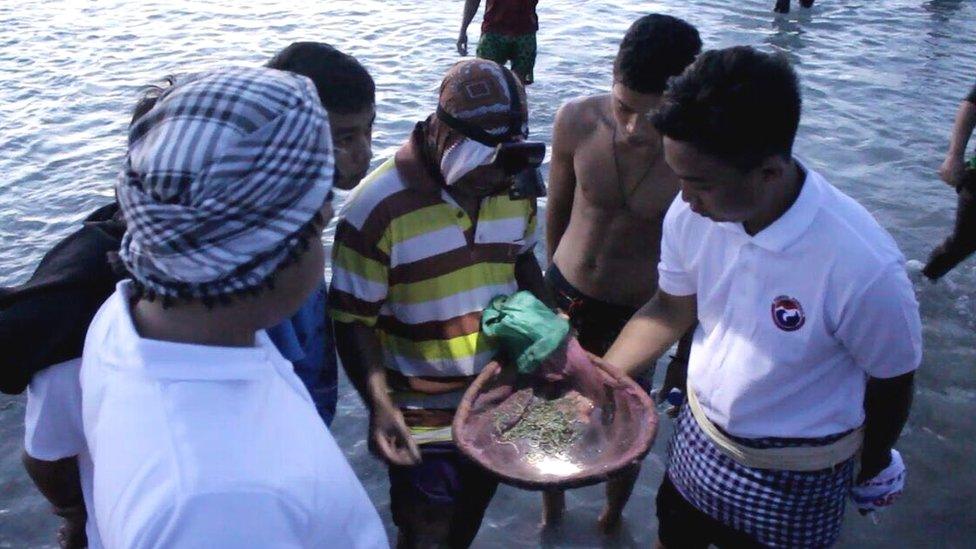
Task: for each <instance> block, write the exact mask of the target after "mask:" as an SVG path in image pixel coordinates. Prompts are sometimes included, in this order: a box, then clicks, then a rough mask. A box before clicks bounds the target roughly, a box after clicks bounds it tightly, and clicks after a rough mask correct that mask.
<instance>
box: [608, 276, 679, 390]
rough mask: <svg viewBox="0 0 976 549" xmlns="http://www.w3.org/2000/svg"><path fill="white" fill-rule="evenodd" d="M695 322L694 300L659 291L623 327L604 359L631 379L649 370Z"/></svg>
mask: <svg viewBox="0 0 976 549" xmlns="http://www.w3.org/2000/svg"><path fill="white" fill-rule="evenodd" d="M697 318H698V305H697V301H696V296H694V295H689V296H674V295H670V294H667V293H665V292H663V291H661V290H658V291H657V293H656V294H654V297H652V298H651V300H650V301H648V302H647V304H646V305H644V306H643V307H641V309H640V310H639V311H637V314H635V315H634V317H633V318H631V319H630V322H628V323H627V325H626V326H624V329H623V331H621V332H620V336H619V337H617V340H616V341H614V342H613V346H612V347H610V350H609V351H607V354H606V356H604V357H603V358H604V359H605V360H606V361H607V362H609V363H610V364H613V365H614V366H615V367H616V368H617V369H618V370H620V371H622V372H623V373H625V374H627V375H629V376H631V377H633V376H637V375H639V374H640V373H642V372H643V371H644V370H647V369H648V368H649V367H651V366H652V365H653V364H654V363H655V362H656V361H657V359H659V358H661V355H663V354H664V353H666V352H667V351H668V349H670V348H671V346H672V345H674V342H675V341H678V339H679V338H680V337H681V335H682V334H684V333H685V332H686V331H687V330H688V328H691V326H692V325H693V324H694V323H695V320H697Z"/></svg>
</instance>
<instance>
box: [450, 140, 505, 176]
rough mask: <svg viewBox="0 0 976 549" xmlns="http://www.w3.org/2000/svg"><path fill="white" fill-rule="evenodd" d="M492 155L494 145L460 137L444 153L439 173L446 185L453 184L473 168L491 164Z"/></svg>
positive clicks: (493, 154) (493, 153)
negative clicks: (459, 139) (490, 145)
mask: <svg viewBox="0 0 976 549" xmlns="http://www.w3.org/2000/svg"><path fill="white" fill-rule="evenodd" d="M494 156H495V148H494V147H489V146H488V145H482V144H481V143H478V142H477V141H475V140H473V139H467V138H465V139H462V140H461V141H459V142H458V143H457V144H456V145H454V146H453V147H451V148H450V149H448V150H447V152H445V153H444V156H443V157H442V158H441V174H443V175H444V181H445V182H447V184H448V185H453V184H455V183H457V182H458V181H459V180H460V179H461V178H462V177H464V176H466V175H468V174H469V173H471V172H472V171H474V169H475V168H478V167H480V166H485V165H487V164H491V160H492V158H494Z"/></svg>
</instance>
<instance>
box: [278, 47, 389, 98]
mask: <svg viewBox="0 0 976 549" xmlns="http://www.w3.org/2000/svg"><path fill="white" fill-rule="evenodd" d="M266 66H267V67H268V68H272V69H278V70H281V71H289V72H293V73H296V74H300V75H302V76H307V77H309V78H311V79H312V82H314V83H315V89H316V90H318V92H319V99H320V100H321V101H322V106H324V107H325V110H327V111H330V112H337V113H341V114H353V113H358V112H362V111H364V110H366V109H368V108H370V107H372V106H373V105H374V104H376V85H375V84H374V83H373V77H372V76H370V75H369V72H367V71H366V68H365V67H363V66H362V65H361V64H360V63H359V61H357V60H356V58H355V57H353V56H351V55H347V54H345V53H342V52H341V51H339V50H337V49H335V48H334V47H332V46H330V45H328V44H324V43H322V42H295V43H293V44H291V45H290V46H288V47H287V48H285V49H283V50H281V51H280V52H278V53H277V54H276V55H275V56H274V57H273V58H271V61H268V64H267V65H266Z"/></svg>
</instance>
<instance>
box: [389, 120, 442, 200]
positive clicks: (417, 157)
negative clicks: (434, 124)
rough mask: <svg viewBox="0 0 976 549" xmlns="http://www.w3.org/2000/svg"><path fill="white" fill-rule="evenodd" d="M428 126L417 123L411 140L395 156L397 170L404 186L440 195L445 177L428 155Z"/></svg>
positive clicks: (423, 123)
mask: <svg viewBox="0 0 976 549" xmlns="http://www.w3.org/2000/svg"><path fill="white" fill-rule="evenodd" d="M426 130H427V124H426V123H425V122H417V125H416V126H414V128H413V132H411V134H410V138H409V139H408V140H407V142H406V143H404V144H403V146H402V147H400V149H399V150H398V151H397V152H396V154H395V155H394V157H393V158H394V163H395V164H396V169H397V171H398V172H400V177H401V178H402V179H403V182H404V184H405V185H406V186H407V187H408V188H411V189H415V190H418V191H422V192H429V193H437V194H440V192H441V189H443V188H444V183H443V179H444V178H443V176H441V175H440V169H439V167H437V166H435V165H434V164H433V162H432V161H431V160H430V158H429V156H428V154H427V152H426V151H427V147H426V143H427V131H426Z"/></svg>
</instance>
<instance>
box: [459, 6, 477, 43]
mask: <svg viewBox="0 0 976 549" xmlns="http://www.w3.org/2000/svg"><path fill="white" fill-rule="evenodd" d="M480 5H481V0H464V15H463V16H462V17H461V31H460V32H459V33H458V39H457V50H458V54H459V55H467V54H468V27H469V26H470V25H471V21H472V20H474V16H475V14H476V13H478V7H479V6H480Z"/></svg>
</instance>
